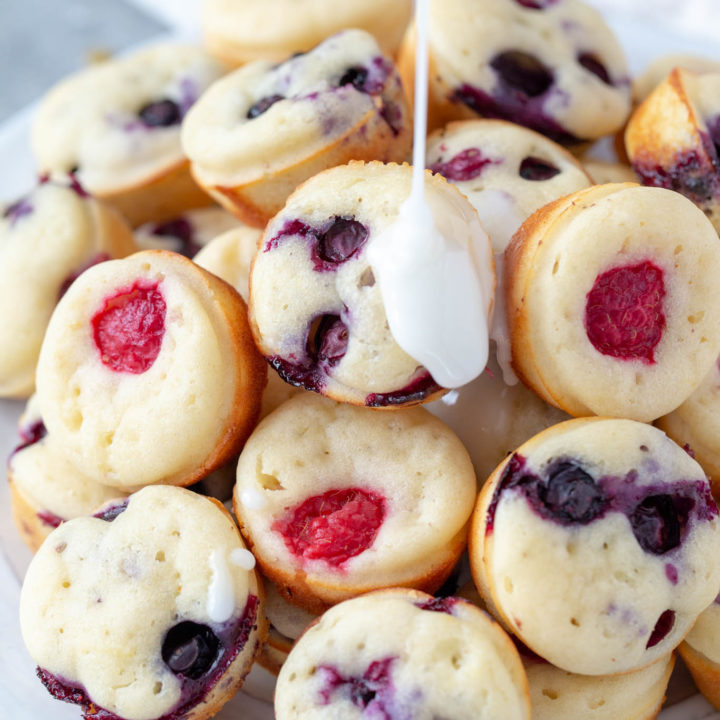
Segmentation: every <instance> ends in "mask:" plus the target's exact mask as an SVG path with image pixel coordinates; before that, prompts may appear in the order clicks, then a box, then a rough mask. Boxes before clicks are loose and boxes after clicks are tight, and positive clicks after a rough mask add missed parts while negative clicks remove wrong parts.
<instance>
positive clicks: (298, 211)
mask: <svg viewBox="0 0 720 720" xmlns="http://www.w3.org/2000/svg"><path fill="white" fill-rule="evenodd" d="M411 179H412V168H411V167H410V166H408V165H402V166H399V165H383V164H382V163H367V164H365V163H350V164H349V165H345V166H341V167H337V168H333V169H331V170H327V171H326V172H324V173H321V174H319V175H316V176H315V177H314V178H312V179H311V180H309V181H308V182H306V183H304V184H303V186H302V187H300V188H298V190H297V191H296V192H295V193H294V194H293V195H292V197H291V198H290V199H289V200H288V202H287V204H286V206H285V207H284V208H283V210H282V212H280V213H279V214H278V215H277V216H276V217H275V218H273V220H272V222H271V223H270V224H269V225H268V227H267V228H266V229H265V234H264V236H263V239H262V242H261V248H260V250H259V252H258V254H257V256H256V258H255V262H254V264H253V268H252V274H251V278H250V322H251V325H252V328H253V334H254V336H255V340H256V342H257V344H258V347H259V348H260V351H261V352H262V353H263V354H264V355H265V357H266V358H267V360H268V361H269V363H270V364H271V366H272V367H274V368H275V369H276V370H277V371H278V372H279V373H280V375H281V376H282V377H283V379H285V380H286V381H287V382H289V383H291V384H293V385H299V386H303V387H305V388H306V389H308V390H314V391H315V392H319V393H322V394H323V395H327V396H328V397H331V398H333V399H336V400H340V401H342V402H349V403H353V404H357V405H368V406H372V407H381V408H388V407H396V406H399V405H411V404H415V403H419V402H425V401H427V400H430V399H432V398H434V397H439V395H441V394H442V393H443V392H445V389H444V388H441V387H440V385H438V383H436V382H435V380H434V379H433V377H432V375H431V374H430V372H429V371H428V370H427V369H426V368H425V367H424V366H423V365H422V364H421V363H419V362H418V361H417V360H415V359H414V358H412V357H410V356H409V355H408V354H407V353H406V352H405V351H404V350H402V349H401V348H400V346H399V345H398V344H397V343H396V341H395V339H394V338H393V336H392V334H391V332H390V330H389V327H388V321H387V316H386V312H385V306H384V304H383V295H382V293H381V291H380V285H379V283H378V282H376V278H375V274H374V272H373V267H372V266H371V265H370V262H369V260H368V247H369V246H370V245H371V244H373V243H375V242H378V243H381V245H380V248H382V247H387V246H388V245H389V241H388V236H387V234H386V233H384V231H385V230H386V229H387V228H388V227H389V226H390V225H391V224H392V223H394V222H395V221H396V220H397V217H398V213H399V209H400V206H401V205H402V203H403V202H404V201H405V200H406V199H407V197H408V195H409V193H410V185H411ZM425 194H426V198H427V200H428V202H429V204H430V206H431V208H432V210H433V214H434V217H435V222H436V224H437V226H438V230H439V231H440V233H441V234H442V236H443V237H444V238H445V239H446V240H447V241H448V242H450V243H451V245H452V247H453V249H456V250H458V251H463V252H467V255H468V259H469V262H471V263H473V265H474V266H475V268H476V269H477V270H478V274H479V276H480V277H481V278H484V283H485V284H484V286H483V288H482V295H483V298H482V301H483V302H484V303H485V305H484V307H483V308H482V311H484V312H485V313H486V314H487V315H488V316H489V314H490V311H491V306H492V295H493V290H494V272H493V259H492V248H491V246H490V243H489V241H488V239H487V235H486V234H485V232H484V231H483V229H482V227H481V226H480V223H479V222H478V220H477V214H476V212H475V210H474V209H473V207H472V206H471V205H470V203H469V202H468V201H467V200H466V199H465V198H464V197H463V196H462V195H461V194H460V193H459V192H458V191H457V189H456V188H455V187H453V186H452V185H450V184H449V183H447V182H446V181H445V180H444V178H442V177H441V176H439V175H430V173H426V177H425ZM383 243H385V244H384V245H383Z"/></svg>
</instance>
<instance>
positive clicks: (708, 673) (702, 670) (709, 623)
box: [678, 598, 720, 709]
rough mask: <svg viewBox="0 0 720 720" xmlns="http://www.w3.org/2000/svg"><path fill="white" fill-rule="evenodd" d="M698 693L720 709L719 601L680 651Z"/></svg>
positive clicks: (701, 616) (706, 612)
mask: <svg viewBox="0 0 720 720" xmlns="http://www.w3.org/2000/svg"><path fill="white" fill-rule="evenodd" d="M678 651H679V653H680V656H681V657H682V659H683V660H684V661H685V664H686V665H687V667H688V670H690V673H691V674H692V676H693V680H694V681H695V685H697V688H698V690H700V692H701V693H702V694H703V695H704V696H705V697H706V698H707V700H708V701H709V702H711V703H712V705H713V706H714V707H715V708H716V709H720V604H718V598H715V602H713V603H712V604H711V605H709V606H708V607H707V608H706V609H705V610H703V612H702V613H701V614H700V617H699V618H698V619H697V622H696V623H695V625H693V628H692V630H691V631H690V632H689V633H688V635H687V637H686V638H685V640H684V641H683V642H682V643H681V645H680V647H679V648H678Z"/></svg>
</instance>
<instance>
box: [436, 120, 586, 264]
mask: <svg viewBox="0 0 720 720" xmlns="http://www.w3.org/2000/svg"><path fill="white" fill-rule="evenodd" d="M427 166H428V168H429V169H430V170H432V171H433V172H435V173H440V174H441V175H442V176H443V177H445V178H446V179H447V180H449V181H450V182H451V183H453V185H455V186H457V188H458V189H459V190H460V192H462V193H463V195H465V196H466V197H467V199H468V200H469V201H470V202H471V203H472V206H473V207H474V208H475V209H476V210H477V211H478V216H479V217H480V222H481V223H482V226H483V227H484V228H485V230H486V231H487V233H488V235H489V236H490V241H491V242H492V244H493V250H494V251H495V252H496V253H502V252H503V251H504V250H505V248H506V247H507V245H508V243H509V242H510V239H511V238H512V236H513V234H514V233H515V231H516V230H517V229H518V228H519V227H520V225H522V223H523V221H524V220H526V219H527V218H528V217H529V216H530V215H532V213H534V212H535V210H537V209H538V208H540V207H542V206H543V205H546V204H547V203H549V202H550V201H552V200H556V199H557V198H559V197H562V196H563V195H567V194H569V193H571V192H574V191H575V190H582V189H583V188H586V187H589V186H590V185H591V184H592V181H591V179H590V177H589V176H588V174H587V173H586V172H585V170H584V169H583V166H582V165H581V164H580V162H578V160H576V159H575V158H574V157H573V156H572V155H571V154H570V153H569V152H568V151H567V150H565V149H564V148H563V147H561V146H560V145H558V144H557V143H554V142H552V140H549V139H548V138H546V137H544V136H542V135H540V134H539V133H536V132H533V131H532V130H528V129H527V128H523V127H520V126H519V125H515V124H513V123H509V122H505V121H502V120H466V121H464V122H454V123H450V124H449V125H447V126H446V127H444V128H442V129H441V130H438V131H436V132H434V133H433V134H432V135H430V137H429V138H428V144H427Z"/></svg>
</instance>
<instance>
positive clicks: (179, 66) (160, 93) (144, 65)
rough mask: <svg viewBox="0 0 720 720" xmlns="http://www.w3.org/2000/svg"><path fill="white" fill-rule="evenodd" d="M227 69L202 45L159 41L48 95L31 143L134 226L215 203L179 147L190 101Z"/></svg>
mask: <svg viewBox="0 0 720 720" xmlns="http://www.w3.org/2000/svg"><path fill="white" fill-rule="evenodd" d="M224 72H225V68H224V67H223V66H222V65H220V64H219V63H218V62H216V61H215V60H213V59H212V58H210V57H209V56H208V55H206V54H205V53H204V52H203V51H202V50H200V49H199V48H195V47H191V46H184V45H174V44H165V45H156V46H153V47H150V48H145V49H142V50H138V51H136V52H134V53H132V54H130V55H127V56H123V57H120V58H115V59H112V60H109V61H107V62H105V63H102V64H99V65H95V66H93V67H90V68H87V69H84V70H81V71H79V72H77V73H75V74H74V75H71V76H70V77H68V78H66V79H65V80H63V81H61V82H60V83H59V84H58V85H57V86H55V87H54V88H53V89H52V90H51V91H50V92H49V93H48V95H47V96H46V97H45V98H44V99H43V101H42V102H41V104H40V107H39V109H38V112H37V115H36V117H35V121H34V125H33V132H32V147H33V152H34V154H35V157H36V159H37V162H38V165H39V167H40V168H41V170H43V171H47V170H50V171H60V172H73V173H74V174H75V175H76V176H77V177H78V178H79V180H80V182H81V183H82V184H83V186H84V187H86V188H87V189H88V191H89V192H91V193H92V194H93V195H95V196H96V197H99V198H101V199H103V200H105V201H107V202H108V203H110V204H111V205H113V206H114V207H115V208H116V209H117V210H119V211H120V212H121V213H122V214H123V215H124V216H125V217H126V218H127V219H128V220H129V221H130V223H131V224H132V225H133V226H135V225H140V224H142V223H144V222H149V221H153V222H162V221H163V220H168V219H171V218H173V217H176V216H177V215H179V214H180V213H182V212H183V211H185V210H187V209H188V208H195V207H202V206H205V205H209V204H210V202H211V201H210V198H209V197H208V196H207V195H206V194H205V193H204V192H203V191H202V190H201V189H200V188H199V187H198V186H197V185H196V184H195V183H194V181H193V180H192V178H191V177H190V173H189V171H188V162H187V159H186V158H185V156H184V154H183V152H182V148H181V146H180V124H181V122H182V121H183V118H184V117H185V114H186V113H187V111H188V110H189V108H190V106H191V105H192V104H193V103H194V102H195V101H196V100H197V99H198V97H199V96H200V95H201V94H202V93H203V92H204V90H205V89H206V88H207V87H208V86H209V85H210V83H212V82H213V81H214V80H216V79H217V78H219V77H220V76H221V75H222V74H223V73H224Z"/></svg>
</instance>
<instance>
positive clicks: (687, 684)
mask: <svg viewBox="0 0 720 720" xmlns="http://www.w3.org/2000/svg"><path fill="white" fill-rule="evenodd" d="M590 1H591V2H592V3H593V4H595V5H598V6H602V5H603V3H604V0H590ZM655 3H656V4H660V0H655ZM644 5H645V7H646V8H648V10H650V11H652V3H651V2H650V1H649V0H647V2H645V3H644ZM680 5H682V4H680ZM675 7H676V8H677V7H678V6H675ZM651 17H652V16H651V14H648V18H651ZM607 19H608V22H609V23H610V25H611V26H612V28H613V30H614V31H615V32H616V34H617V36H618V38H619V40H620V42H621V43H622V45H623V47H624V48H625V50H626V53H627V55H628V60H629V64H630V69H631V72H632V73H633V74H636V73H638V72H639V71H641V70H643V69H644V67H645V66H646V65H647V63H648V62H649V61H650V60H652V59H653V58H655V57H657V56H658V55H661V54H667V53H678V52H685V53H695V54H703V55H706V56H709V57H718V58H719V59H720V48H719V47H718V45H717V43H713V42H712V41H711V40H709V39H707V36H706V37H701V36H699V35H692V34H683V35H680V34H678V33H677V32H676V31H673V30H671V29H668V24H667V23H665V25H664V27H663V26H662V25H659V24H654V23H653V22H652V20H650V19H649V20H647V21H643V22H639V21H638V19H637V18H633V21H632V22H629V21H628V20H627V16H624V15H618V14H611V13H608V14H607ZM31 116H32V108H26V109H25V110H24V111H22V112H20V113H18V114H17V115H16V116H14V117H13V118H11V119H10V120H8V121H7V122H5V123H4V124H3V125H0V157H2V159H3V162H2V165H0V200H13V199H15V198H17V197H18V196H20V195H21V194H23V193H24V192H26V191H27V190H28V189H29V188H31V187H32V185H33V183H34V162H33V159H32V156H31V154H30V150H29V128H30V120H31ZM460 392H461V393H464V392H472V390H471V389H470V390H461V391H460ZM23 405H24V403H21V402H16V401H10V400H0V458H7V457H8V455H9V454H10V451H11V450H12V448H13V447H14V446H15V445H16V444H17V441H18V440H17V431H16V423H17V418H18V416H19V414H20V412H21V410H22V407H23ZM462 405H463V403H458V407H461V406H462ZM485 412H487V410H485ZM443 419H444V420H445V421H446V422H449V423H450V424H451V425H453V424H455V425H456V426H458V427H460V426H465V427H467V426H466V419H465V418H464V419H463V420H462V421H461V420H460V419H459V418H458V417H455V418H453V413H452V408H450V409H448V408H445V409H444V411H443ZM453 421H454V422H453ZM30 557H31V555H30V552H29V551H28V550H27V548H26V547H25V546H24V545H23V543H22V541H21V540H20V538H19V537H18V535H17V533H16V531H15V528H14V525H13V522H12V518H11V514H10V498H9V492H8V487H7V483H0V638H1V640H0V642H1V645H0V717H3V718H4V717H7V718H8V720H37V718H43V717H49V718H53V720H65V719H66V718H67V719H68V720H77V719H78V718H79V716H80V713H79V710H78V708H77V707H73V706H70V705H65V704H63V703H60V702H57V701H56V700H53V699H52V698H51V697H50V695H49V694H48V693H47V692H45V690H44V689H43V688H42V686H41V685H40V683H39V681H38V680H37V679H36V678H35V673H34V663H33V662H32V660H31V659H30V657H29V656H28V654H27V651H26V650H25V647H24V645H23V643H22V640H21V637H20V630H19V627H18V622H17V611H18V597H19V590H20V578H22V576H23V574H24V571H25V568H26V567H27V564H28V562H29V561H30ZM273 684H274V680H273V678H272V676H271V675H270V674H269V673H267V672H265V671H264V670H263V669H262V668H256V669H253V671H252V673H251V674H250V676H249V677H248V679H247V681H246V684H245V686H244V688H243V691H242V692H241V693H239V694H238V695H237V696H236V697H235V698H234V699H233V700H232V701H231V702H230V703H229V704H228V705H226V706H225V708H224V709H223V710H222V711H221V712H220V713H219V714H218V715H217V718H218V720H241V719H242V720H271V719H272V717H273V713H272V708H271V705H270V704H269V702H270V699H271V696H272V689H273ZM694 693H695V691H694V688H693V686H692V683H691V681H690V679H689V677H688V675H687V671H686V670H684V668H682V666H681V667H680V668H679V669H677V670H676V672H675V673H674V675H673V678H672V681H671V687H670V690H669V693H668V697H669V700H668V702H669V703H671V706H670V707H666V708H665V709H664V710H663V712H662V713H661V714H660V716H659V717H660V719H661V720H703V719H707V720H720V713H715V712H714V711H713V709H712V707H711V706H710V705H709V704H708V703H707V702H706V701H705V700H704V698H702V697H701V696H700V695H697V694H694ZM689 695H692V697H689V698H688V696H689ZM683 698H686V699H683Z"/></svg>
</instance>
